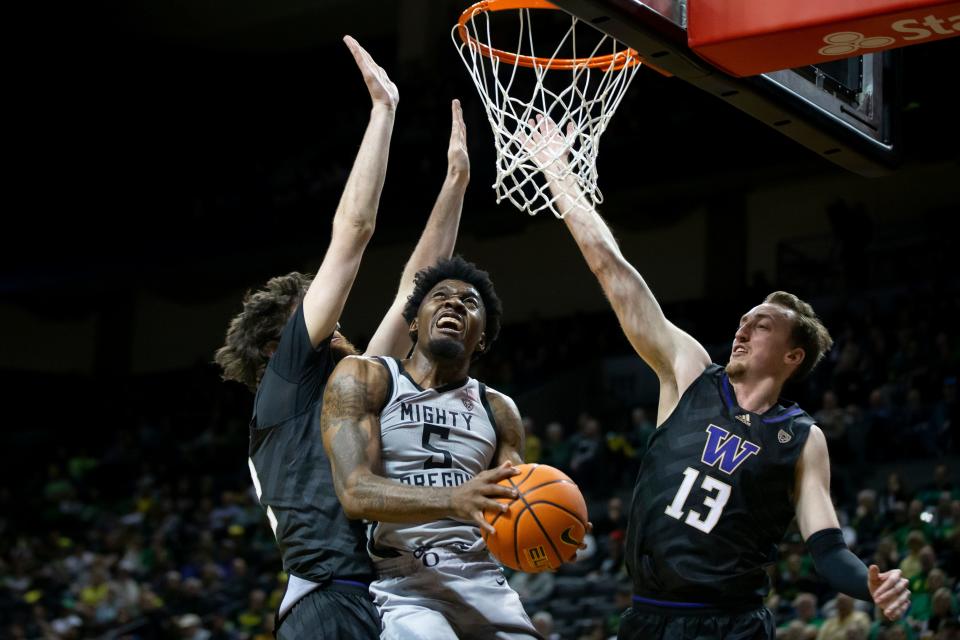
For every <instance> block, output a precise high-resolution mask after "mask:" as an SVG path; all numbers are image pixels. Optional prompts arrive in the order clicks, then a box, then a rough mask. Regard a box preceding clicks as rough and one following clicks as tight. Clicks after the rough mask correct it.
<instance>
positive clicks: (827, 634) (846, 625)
mask: <svg viewBox="0 0 960 640" xmlns="http://www.w3.org/2000/svg"><path fill="white" fill-rule="evenodd" d="M869 629H870V618H869V617H867V614H865V613H864V612H863V611H857V610H856V609H854V607H853V598H851V597H850V596H848V595H845V594H842V593H841V594H840V595H838V596H837V601H836V611H835V612H834V614H833V615H832V616H830V617H829V618H827V619H826V620H825V621H824V623H823V626H821V627H820V632H819V633H818V634H817V640H847V639H848V638H849V637H850V636H849V635H848V634H849V633H850V632H853V633H854V634H859V633H862V634H863V635H862V636H858V635H854V638H866V635H867V631H868V630H869Z"/></svg>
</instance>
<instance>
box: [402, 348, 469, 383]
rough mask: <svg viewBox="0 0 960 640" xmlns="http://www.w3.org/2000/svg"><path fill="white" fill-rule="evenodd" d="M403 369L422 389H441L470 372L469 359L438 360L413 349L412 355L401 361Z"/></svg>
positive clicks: (463, 377)
mask: <svg viewBox="0 0 960 640" xmlns="http://www.w3.org/2000/svg"><path fill="white" fill-rule="evenodd" d="M403 367H404V369H406V371H407V373H408V374H409V375H410V377H411V378H413V380H414V381H415V382H416V383H417V384H418V385H420V386H421V387H423V388H424V389H427V388H431V387H442V386H443V385H445V384H450V383H451V382H457V381H458V380H464V379H465V378H466V377H467V375H468V373H469V371H470V358H468V357H463V358H457V359H454V360H439V359H437V358H435V357H433V356H432V355H431V354H429V353H424V352H423V351H421V350H420V349H414V351H413V355H412V356H410V358H409V359H408V360H404V361H403Z"/></svg>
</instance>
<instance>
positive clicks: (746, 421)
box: [736, 413, 750, 427]
mask: <svg viewBox="0 0 960 640" xmlns="http://www.w3.org/2000/svg"><path fill="white" fill-rule="evenodd" d="M736 418H737V420H739V421H740V422H742V423H743V424H745V425H747V426H748V427H749V426H750V414H749V413H741V414H740V415H738V416H736Z"/></svg>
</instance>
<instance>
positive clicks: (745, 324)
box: [727, 303, 794, 377]
mask: <svg viewBox="0 0 960 640" xmlns="http://www.w3.org/2000/svg"><path fill="white" fill-rule="evenodd" d="M792 313H793V312H792V311H791V310H790V309H787V308H785V307H781V306H780V305H776V304H770V303H764V304H761V305H759V306H757V307H754V308H753V309H751V310H750V311H749V312H748V313H747V314H746V315H744V316H743V318H741V319H740V326H739V328H738V329H737V333H736V334H735V335H734V337H733V346H732V348H731V350H730V363H729V364H728V365H727V374H728V375H730V376H731V377H736V376H737V375H738V374H742V373H745V372H746V371H747V370H748V369H750V370H754V371H755V372H757V373H762V372H767V371H772V370H775V369H776V368H778V367H782V366H784V365H785V362H786V360H785V357H786V354H787V353H788V352H789V351H791V350H792V349H793V346H792V344H791V333H792V331H793V321H794V318H793V317H792V315H791V314H792Z"/></svg>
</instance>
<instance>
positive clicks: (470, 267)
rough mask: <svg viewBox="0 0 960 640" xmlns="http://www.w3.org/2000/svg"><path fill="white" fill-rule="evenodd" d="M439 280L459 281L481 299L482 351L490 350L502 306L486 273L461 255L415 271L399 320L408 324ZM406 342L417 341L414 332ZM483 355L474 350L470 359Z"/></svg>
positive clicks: (496, 331)
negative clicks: (469, 285) (482, 314)
mask: <svg viewBox="0 0 960 640" xmlns="http://www.w3.org/2000/svg"><path fill="white" fill-rule="evenodd" d="M443 280H461V281H463V282H466V283H469V284H471V285H473V286H474V287H475V288H476V290H477V292H478V293H479V294H480V298H481V299H482V300H483V307H484V309H485V310H486V315H487V322H486V326H485V328H484V333H485V335H486V348H485V349H484V351H489V350H490V345H492V344H493V341H494V340H496V339H497V336H498V335H499V334H500V317H501V316H502V315H503V305H502V304H501V303H500V298H499V296H497V291H496V289H494V288H493V282H492V281H491V280H490V274H489V273H487V272H486V271H484V270H483V269H480V268H478V267H477V265H475V264H473V263H472V262H467V261H466V260H464V259H463V258H462V257H461V256H458V255H457V256H453V257H452V258H448V259H445V260H440V261H439V262H437V263H436V264H435V265H433V266H432V267H426V268H425V269H421V270H420V271H417V274H416V275H415V276H414V279H413V281H414V286H413V292H412V293H411V294H410V296H409V297H408V298H407V303H406V304H405V305H404V307H403V319H404V320H406V321H407V324H408V325H409V324H410V323H411V322H413V319H414V318H416V317H417V312H419V311H420V305H421V304H422V303H423V299H424V298H425V297H426V295H427V293H429V292H430V290H431V289H433V288H434V287H435V286H436V285H437V283H438V282H442V281H443ZM410 339H411V340H413V341H414V342H416V341H417V333H416V332H415V331H411V332H410ZM482 353H483V352H481V351H475V352H474V353H473V358H474V359H476V358H479V357H480V355H481V354H482Z"/></svg>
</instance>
